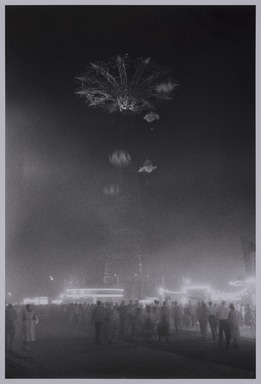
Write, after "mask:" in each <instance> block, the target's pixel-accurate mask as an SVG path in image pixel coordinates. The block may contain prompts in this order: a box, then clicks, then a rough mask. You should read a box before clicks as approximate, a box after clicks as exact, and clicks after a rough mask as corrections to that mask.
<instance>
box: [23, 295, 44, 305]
mask: <svg viewBox="0 0 261 384" xmlns="http://www.w3.org/2000/svg"><path fill="white" fill-rule="evenodd" d="M23 303H24V305H26V304H34V305H45V304H48V297H45V296H40V297H31V298H29V297H27V298H25V299H24V300H23Z"/></svg>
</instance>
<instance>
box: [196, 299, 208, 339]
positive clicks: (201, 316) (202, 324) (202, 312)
mask: <svg viewBox="0 0 261 384" xmlns="http://www.w3.org/2000/svg"><path fill="white" fill-rule="evenodd" d="M198 322H199V328H200V334H201V337H202V339H204V340H206V335H207V326H208V311H207V306H206V303H204V301H202V302H201V304H200V306H199V308H198Z"/></svg>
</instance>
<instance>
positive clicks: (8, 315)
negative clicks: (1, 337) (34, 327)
mask: <svg viewBox="0 0 261 384" xmlns="http://www.w3.org/2000/svg"><path fill="white" fill-rule="evenodd" d="M16 320H17V313H16V310H15V309H14V307H13V305H12V304H8V305H7V307H6V309H5V349H6V351H8V352H12V351H13V346H14V337H15V321H16Z"/></svg>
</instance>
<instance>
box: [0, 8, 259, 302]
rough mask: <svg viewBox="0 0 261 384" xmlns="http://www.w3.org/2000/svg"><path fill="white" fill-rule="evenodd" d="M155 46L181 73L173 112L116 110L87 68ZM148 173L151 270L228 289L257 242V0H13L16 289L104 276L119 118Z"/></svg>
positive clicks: (168, 107) (10, 71)
mask: <svg viewBox="0 0 261 384" xmlns="http://www.w3.org/2000/svg"><path fill="white" fill-rule="evenodd" d="M125 53H128V55H129V56H130V57H132V58H137V57H140V56H142V57H152V58H154V59H155V60H156V61H157V62H158V63H159V64H161V65H166V66H168V67H171V68H172V77H173V78H174V79H175V80H176V81H177V82H178V83H179V87H178V88H176V90H175V92H174V98H173V100H172V101H169V102H167V103H164V104H162V105H160V106H159V108H158V110H157V112H158V113H159V115H160V120H158V121H156V122H154V123H152V124H153V130H151V127H152V126H151V125H150V124H149V123H147V122H146V121H145V120H144V119H143V117H144V115H145V113H141V114H139V115H134V116H123V117H121V116H117V115H112V114H108V113H107V112H105V111H103V110H102V109H99V108H96V109H94V108H89V107H87V106H86V104H85V103H84V99H81V98H79V97H77V96H76V95H75V89H76V86H77V84H76V82H75V76H76V75H78V74H80V73H82V72H84V71H85V69H86V66H87V65H89V63H90V62H97V61H99V60H108V59H109V58H110V57H112V56H115V55H117V54H125ZM121 124H122V125H123V124H126V125H127V126H128V127H133V130H132V131H131V129H132V128H129V132H132V133H131V134H129V135H128V137H127V138H125V143H126V149H127V150H128V151H129V152H130V154H131V157H132V159H133V165H134V166H136V167H137V170H138V168H139V166H140V165H142V164H143V163H144V161H145V160H146V158H147V157H148V158H149V159H150V160H151V161H152V162H153V164H155V165H156V166H157V169H156V170H155V171H154V172H153V173H152V174H151V175H149V176H148V177H147V178H146V177H145V176H144V175H141V174H139V175H138V173H137V178H138V180H139V183H140V188H141V196H142V204H143V214H144V227H145V231H144V239H145V240H144V241H145V243H146V244H145V245H146V246H145V248H146V251H144V256H143V266H144V269H145V271H146V272H147V273H148V274H150V275H153V276H156V277H157V276H158V277H159V278H160V277H162V276H164V277H165V283H166V287H168V288H169V289H176V288H179V287H180V286H181V284H182V277H189V278H190V279H191V280H192V281H193V282H195V283H199V282H200V283H207V284H210V285H211V286H212V287H213V288H217V289H223V290H227V287H228V282H229V281H231V280H233V279H235V278H236V277H237V276H238V275H243V274H245V268H244V261H243V253H242V247H241V242H240V236H242V235H243V236H245V237H246V238H248V239H249V240H251V241H254V242H255V7H254V6H206V7H203V6H194V7H193V6H112V5H111V6H7V7H6V287H7V291H10V292H12V293H13V295H14V296H15V297H23V296H26V295H46V294H48V290H49V288H48V285H49V284H50V282H49V281H48V276H49V275H53V276H54V277H55V280H54V286H55V290H57V292H58V291H59V290H62V289H63V282H64V279H65V278H72V279H77V278H80V277H81V278H82V276H84V277H85V282H86V284H85V285H86V286H88V285H92V284H94V283H95V282H96V284H97V285H99V284H101V282H102V277H103V272H104V267H105V262H106V256H107V253H108V247H109V239H110V233H111V231H112V226H113V221H112V216H111V211H112V210H111V206H110V202H109V201H108V197H107V196H105V195H104V193H103V189H104V186H105V185H106V184H108V183H109V182H110V175H111V173H110V172H111V169H112V166H111V164H110V163H109V155H110V154H111V153H112V152H113V150H116V149H121V148H119V145H120V144H119V143H120V142H119V137H118V132H119V127H120V125H121Z"/></svg>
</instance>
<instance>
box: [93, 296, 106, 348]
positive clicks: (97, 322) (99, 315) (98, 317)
mask: <svg viewBox="0 0 261 384" xmlns="http://www.w3.org/2000/svg"><path fill="white" fill-rule="evenodd" d="M102 321H103V308H102V305H101V302H100V301H97V304H96V306H95V307H94V309H93V312H92V322H93V324H94V328H95V342H96V343H97V344H100V343H101V339H100V334H101V327H102Z"/></svg>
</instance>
